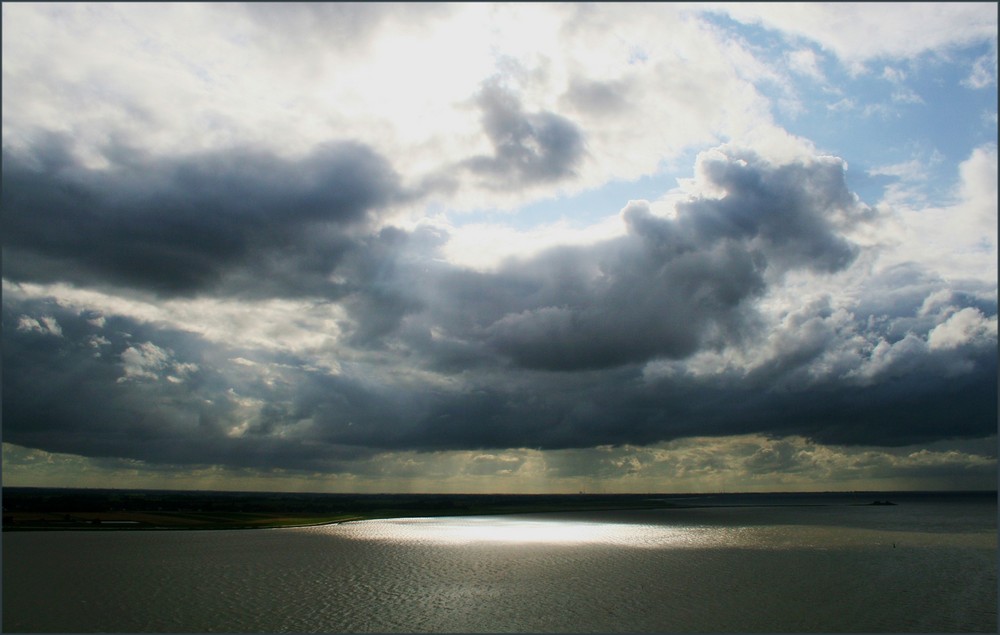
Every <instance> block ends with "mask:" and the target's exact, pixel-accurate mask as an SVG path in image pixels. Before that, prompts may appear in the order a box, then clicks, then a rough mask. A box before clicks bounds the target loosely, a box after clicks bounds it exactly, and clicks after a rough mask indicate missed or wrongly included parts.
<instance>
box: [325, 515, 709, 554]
mask: <svg viewBox="0 0 1000 635" xmlns="http://www.w3.org/2000/svg"><path fill="white" fill-rule="evenodd" d="M351 525H352V527H350V528H348V527H346V526H343V525H342V526H341V528H342V529H345V530H347V533H348V534H350V535H353V537H356V538H360V539H367V540H387V541H393V542H411V543H425V544H426V543H431V544H472V543H506V544H550V545H582V544H604V545H622V546H633V547H661V546H667V545H673V546H695V545H697V544H700V543H702V542H703V541H704V540H705V538H706V537H707V536H706V535H705V532H704V529H703V528H697V527H669V526H664V525H645V524H629V523H609V522H597V521H580V520H564V519H526V518H517V517H510V516H506V517H495V516H488V517H487V516H482V517H468V516H466V517H461V518H398V519H391V520H378V521H362V522H357V523H351Z"/></svg>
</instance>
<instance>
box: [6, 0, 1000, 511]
mask: <svg viewBox="0 0 1000 635" xmlns="http://www.w3.org/2000/svg"><path fill="white" fill-rule="evenodd" d="M2 12H3V13H2V17H3V86H2V88H3V96H2V105H3V114H2V121H3V163H2V193H0V197H2V199H0V209H2V228H3V229H2V236H3V311H2V348H3V386H2V387H3V421H2V434H3V467H2V470H3V481H4V484H5V485H9V486H18V485H20V486H72V487H118V488H164V489H217V490H273V491H308V492H511V493H536V492H539V493H540V492H570V493H575V492H578V491H587V492H719V491H726V492H736V491H844V490H892V489H995V488H996V483H997V7H996V4H995V3H972V4H962V3H940V4H939V3H919V4H906V3H888V4H876V3H861V4H848V3H836V4H819V3H804V4H793V3H769V4H755V3H736V4H731V5H730V4H687V3H681V4H672V3H665V4H657V3H653V4H646V3H644V4H622V3H596V4H593V3H585V4H569V3H557V4H540V3H516V4H492V3H447V4H446V3H431V4H415V3H400V4H393V3H361V4H347V3H333V4H320V3H306V4H265V3H249V4H230V3H225V4H213V3H194V4H184V3H162V4H161V3H141V4H127V3H107V4H105V3H102V4H87V3H68V4H45V3H23V4H22V3H4V4H3V6H2Z"/></svg>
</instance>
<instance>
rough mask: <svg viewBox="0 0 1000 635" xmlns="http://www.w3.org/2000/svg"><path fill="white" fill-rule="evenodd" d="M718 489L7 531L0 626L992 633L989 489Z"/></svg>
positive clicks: (993, 555) (993, 527)
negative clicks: (251, 520) (620, 505)
mask: <svg viewBox="0 0 1000 635" xmlns="http://www.w3.org/2000/svg"><path fill="white" fill-rule="evenodd" d="M727 500H728V502H737V503H739V502H742V503H747V502H749V503H751V506H741V507H711V508H697V509H673V510H650V511H641V512H640V511H636V512H602V513H589V514H579V513H566V514H532V515H522V516H497V517H466V518H438V519H400V520H383V521H366V522H357V523H346V524H341V525H332V526H324V527H314V528H301V529H276V530H256V531H217V532H197V531H146V532H138V531H137V532H128V531H120V532H77V531H72V532H34V533H32V532H6V533H4V534H3V630H4V631H6V632H18V631H50V632H53V631H54V632H85V631H105V632H109V631H110V632H140V631H165V632H210V631H228V632H281V631H286V632H288V631H293V632H345V631H346V632H352V631H353V632H359V631H369V632H371V631H375V632H391V631H403V632H419V631H427V632H448V631H459V632H477V631H478V632H502V631H514V632H553V631H572V632H586V631H600V632H624V631H633V632H634V631H641V632H670V631H682V632H690V631H736V632H748V631H770V632H780V631H794V632H802V631H823V632H829V631H840V632H845V631H847V632H849V631H889V632H900V631H918V632H919V631H923V632H928V631H934V632H956V631H983V632H996V629H997V551H996V543H997V522H996V521H997V507H996V499H995V497H992V498H982V497H978V498H976V497H971V498H970V497H940V496H935V497H926V496H925V497H916V496H911V497H910V499H909V500H905V501H901V504H899V505H897V506H888V507H867V506H852V505H848V504H845V500H846V499H844V498H843V497H840V498H838V497H836V496H830V497H826V498H822V497H820V498H819V499H817V498H816V497H813V499H811V500H810V501H803V500H793V501H792V502H799V503H801V502H817V501H819V502H823V503H826V504H824V505H822V506H777V507H775V506H770V505H768V506H762V505H761V504H762V503H766V502H772V503H773V502H775V501H774V500H771V501H768V500H766V499H761V498H756V499H753V500H750V501H746V500H743V501H740V500H736V499H734V498H730V499H727ZM696 502H697V501H696ZM702 502H704V501H702ZM779 502H780V501H779ZM784 502H786V503H787V502H789V501H788V500H787V499H786V500H784Z"/></svg>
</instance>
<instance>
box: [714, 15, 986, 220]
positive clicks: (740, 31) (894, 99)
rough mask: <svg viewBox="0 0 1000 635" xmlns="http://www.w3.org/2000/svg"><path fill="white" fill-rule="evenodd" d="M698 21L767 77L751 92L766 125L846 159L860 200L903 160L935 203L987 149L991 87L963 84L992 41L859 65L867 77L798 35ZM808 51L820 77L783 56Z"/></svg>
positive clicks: (724, 19) (881, 188)
mask: <svg viewBox="0 0 1000 635" xmlns="http://www.w3.org/2000/svg"><path fill="white" fill-rule="evenodd" d="M704 18H705V19H706V20H708V21H710V22H711V23H712V24H713V25H715V26H716V28H719V29H721V30H723V31H725V32H726V33H727V34H728V35H729V36H730V37H733V38H736V39H738V40H740V41H742V42H743V43H744V45H745V46H746V47H747V48H748V49H749V50H750V51H751V52H752V53H753V54H754V56H755V57H756V58H757V59H758V60H759V61H760V62H762V63H763V64H765V65H767V66H768V67H769V68H771V69H775V70H776V71H778V72H777V74H776V75H775V76H774V80H768V79H766V78H765V79H763V80H758V81H756V82H755V86H756V87H757V90H758V91H759V92H760V93H761V94H762V95H763V96H765V97H766V98H768V99H769V100H770V101H771V103H772V104H773V108H772V116H773V117H774V120H775V123H777V124H778V125H781V126H782V127H784V128H785V129H786V130H788V131H789V132H791V133H793V134H795V135H798V136H800V137H803V138H805V139H808V140H810V141H811V142H813V143H814V144H816V146H817V148H818V149H820V150H821V151H823V152H828V153H830V154H833V155H836V156H839V157H841V158H843V159H845V160H846V161H847V163H848V165H849V169H848V173H847V180H848V185H849V186H850V187H851V188H852V189H853V190H854V191H855V192H857V193H858V195H859V196H860V197H861V199H862V200H864V201H865V202H868V203H874V202H877V201H878V200H879V199H881V198H882V196H883V194H884V192H885V188H886V187H888V186H889V185H891V184H892V183H894V182H896V181H897V180H899V178H901V177H900V176H891V175H889V174H885V173H884V172H885V171H886V168H888V167H890V166H901V165H904V164H911V166H912V168H911V169H915V168H918V167H919V168H920V172H919V174H918V173H917V172H916V171H912V172H911V173H910V177H911V179H913V180H914V181H918V183H912V184H911V185H919V188H920V190H921V192H922V194H923V195H924V196H926V197H927V198H928V199H931V200H938V201H941V202H944V201H945V200H946V199H947V198H948V197H949V196H951V194H952V193H953V188H954V184H955V179H956V178H957V176H958V166H959V163H961V162H962V161H964V160H965V159H967V158H968V157H969V156H970V154H971V153H972V151H973V149H974V148H977V147H979V146H982V145H984V144H988V143H996V134H997V124H996V112H997V87H996V83H995V81H994V82H993V83H992V84H990V85H989V86H985V87H981V88H974V87H971V86H969V85H968V78H969V77H970V75H971V74H972V73H973V70H974V68H975V64H976V61H977V60H979V59H980V58H981V57H983V56H990V55H993V54H994V50H995V46H996V44H995V43H992V44H991V43H980V44H976V45H972V46H968V47H963V48H958V49H951V50H948V51H944V52H934V53H925V54H923V55H921V56H920V57H918V58H916V59H911V60H893V59H882V60H868V61H867V62H866V63H865V67H866V68H867V72H864V73H860V74H857V73H852V72H851V71H852V69H851V68H850V66H849V65H847V64H845V63H843V62H841V61H840V60H838V59H837V58H836V57H835V56H834V55H833V54H832V53H829V52H825V51H823V50H822V48H821V47H819V46H818V45H816V44H815V43H813V42H810V41H808V40H805V39H803V38H798V37H792V36H787V35H784V34H780V33H778V32H776V31H772V30H769V29H767V28H765V27H763V26H760V25H750V24H743V23H740V22H737V21H735V20H733V19H731V18H729V17H728V16H725V15H722V14H706V15H704ZM804 50H808V51H811V52H812V53H813V56H814V59H815V62H816V66H815V69H816V70H818V71H819V74H820V75H819V76H812V75H810V74H808V73H807V72H803V71H802V70H801V69H798V70H797V69H795V68H793V67H792V65H791V64H790V62H789V60H790V59H791V56H792V54H795V53H798V52H801V51H804Z"/></svg>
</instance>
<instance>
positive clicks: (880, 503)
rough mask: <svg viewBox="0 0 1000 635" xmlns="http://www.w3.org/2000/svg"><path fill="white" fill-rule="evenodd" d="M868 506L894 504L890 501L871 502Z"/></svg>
mask: <svg viewBox="0 0 1000 635" xmlns="http://www.w3.org/2000/svg"><path fill="white" fill-rule="evenodd" d="M868 504H869V505H895V504H896V503H894V502H892V501H872V502H871V503H868Z"/></svg>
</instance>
